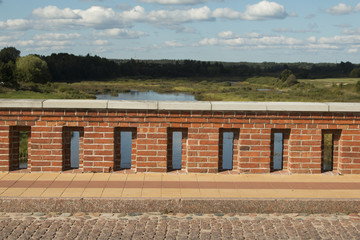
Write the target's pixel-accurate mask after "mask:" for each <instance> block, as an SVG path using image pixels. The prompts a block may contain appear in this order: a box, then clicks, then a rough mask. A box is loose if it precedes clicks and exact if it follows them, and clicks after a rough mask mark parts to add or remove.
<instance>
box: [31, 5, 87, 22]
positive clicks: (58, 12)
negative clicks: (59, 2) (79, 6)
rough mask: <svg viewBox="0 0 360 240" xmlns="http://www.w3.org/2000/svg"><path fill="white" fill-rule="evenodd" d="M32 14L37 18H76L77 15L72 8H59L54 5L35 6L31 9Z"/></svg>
mask: <svg viewBox="0 0 360 240" xmlns="http://www.w3.org/2000/svg"><path fill="white" fill-rule="evenodd" d="M32 14H33V15H34V16H35V17H38V18H45V19H78V18H80V16H79V15H77V14H76V13H75V11H74V10H71V9H70V8H65V9H59V8H58V7H56V6H47V7H44V8H36V9H34V10H33V12H32Z"/></svg>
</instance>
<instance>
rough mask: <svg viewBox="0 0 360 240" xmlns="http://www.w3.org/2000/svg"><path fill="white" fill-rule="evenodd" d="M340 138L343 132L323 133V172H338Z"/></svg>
mask: <svg viewBox="0 0 360 240" xmlns="http://www.w3.org/2000/svg"><path fill="white" fill-rule="evenodd" d="M340 136H341V130H323V131H322V144H321V147H322V148H321V150H322V161H321V172H329V171H336V170H338V160H339V159H338V157H339V143H340Z"/></svg>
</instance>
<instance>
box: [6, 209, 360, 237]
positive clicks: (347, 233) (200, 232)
mask: <svg viewBox="0 0 360 240" xmlns="http://www.w3.org/2000/svg"><path fill="white" fill-rule="evenodd" d="M40 238H41V239H131V238H132V239H165V238H166V239H347V240H348V239H360V215H359V214H355V213H353V214H349V215H333V214H332V215H330V214H314V215H312V214H239V215H236V214H225V215H224V214H204V215H202V214H161V213H133V214H121V213H115V214H111V213H102V214H100V213H75V214H70V213H49V214H45V213H0V239H40Z"/></svg>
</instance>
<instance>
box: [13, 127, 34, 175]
mask: <svg viewBox="0 0 360 240" xmlns="http://www.w3.org/2000/svg"><path fill="white" fill-rule="evenodd" d="M30 135H31V128H30V127H26V126H14V127H11V128H10V139H9V140H10V162H9V169H10V170H11V171H12V170H20V169H27V168H28V167H29V155H30V154H29V147H30V144H29V143H30Z"/></svg>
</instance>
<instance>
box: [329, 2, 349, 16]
mask: <svg viewBox="0 0 360 240" xmlns="http://www.w3.org/2000/svg"><path fill="white" fill-rule="evenodd" d="M352 10H353V8H352V7H351V6H348V5H346V4H344V3H339V4H338V5H336V6H333V7H330V8H328V9H326V12H327V13H330V14H331V15H344V14H349V13H351V12H352Z"/></svg>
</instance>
